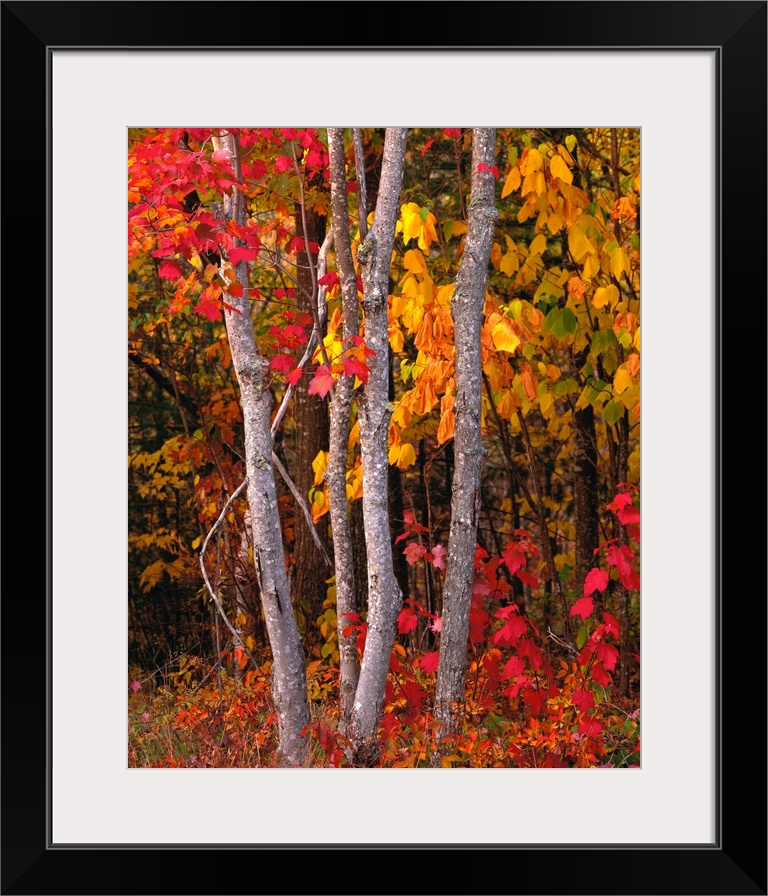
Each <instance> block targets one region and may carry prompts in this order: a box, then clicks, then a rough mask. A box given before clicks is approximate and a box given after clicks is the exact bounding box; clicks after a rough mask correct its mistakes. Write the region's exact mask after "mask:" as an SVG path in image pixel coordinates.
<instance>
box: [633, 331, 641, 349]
mask: <svg viewBox="0 0 768 896" xmlns="http://www.w3.org/2000/svg"><path fill="white" fill-rule="evenodd" d="M632 345H633V346H634V348H636V349H637V350H638V351H640V327H638V328H637V332H636V333H635V338H634V339H633V340H632Z"/></svg>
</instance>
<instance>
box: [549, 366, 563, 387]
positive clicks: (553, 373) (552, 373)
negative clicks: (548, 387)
mask: <svg viewBox="0 0 768 896" xmlns="http://www.w3.org/2000/svg"><path fill="white" fill-rule="evenodd" d="M547 376H548V377H549V381H550V383H556V382H557V381H558V380H559V379H560V377H561V376H562V374H561V372H560V368H559V367H555V365H554V364H547Z"/></svg>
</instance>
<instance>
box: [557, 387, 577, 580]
mask: <svg viewBox="0 0 768 896" xmlns="http://www.w3.org/2000/svg"><path fill="white" fill-rule="evenodd" d="M558 385H560V384H559V383H558ZM552 391H553V392H554V391H555V390H554V389H553V390H552ZM572 572H573V567H572V566H569V565H568V564H567V563H564V564H563V568H562V569H561V570H560V572H559V573H558V574H557V577H558V579H560V581H561V582H562V583H563V585H565V583H566V582H567V581H568V579H569V577H570V575H571V573H572Z"/></svg>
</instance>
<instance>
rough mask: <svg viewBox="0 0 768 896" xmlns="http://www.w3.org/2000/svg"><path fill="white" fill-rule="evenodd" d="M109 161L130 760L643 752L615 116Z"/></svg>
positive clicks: (629, 215) (290, 761) (627, 157)
mask: <svg viewBox="0 0 768 896" xmlns="http://www.w3.org/2000/svg"><path fill="white" fill-rule="evenodd" d="M128 167H129V194H128V199H129V211H128V220H129V360H130V361H131V378H130V414H131V427H130V444H129V457H130V485H131V509H130V514H131V515H130V520H129V524H130V533H129V551H130V554H129V556H130V561H131V562H130V580H131V586H130V628H131V633H130V635H131V645H132V651H131V656H132V673H131V674H132V681H134V682H136V683H137V684H139V685H141V683H142V682H143V681H146V682H150V683H151V688H152V691H151V693H152V694H153V695H154V696H150V695H149V693H148V692H147V686H145V687H137V688H135V689H134V691H132V694H131V713H132V715H131V718H132V725H133V732H134V733H133V734H132V738H133V741H132V747H131V750H132V753H131V755H132V761H133V762H135V763H136V764H140V763H141V762H147V763H150V764H166V765H168V764H175V765H178V764H202V765H220V764H243V765H247V764H259V765H269V764H283V765H307V764H332V765H344V764H368V765H370V764H381V765H390V766H402V765H425V764H432V765H434V764H442V765H446V766H450V765H474V766H477V765H483V766H488V765H519V766H525V767H529V766H531V767H533V766H535V767H540V766H544V767H553V766H554V767H563V766H569V765H579V766H589V765H611V766H616V767H619V766H623V767H626V766H629V765H635V764H637V762H638V761H639V758H638V754H639V739H638V712H639V704H638V690H639V688H638V676H639V587H640V582H639V522H640V516H639V494H640V492H639V414H640V409H639V375H640V325H639V319H640V307H639V220H640V219H639V214H640V181H639V133H638V132H637V131H636V130H632V129H618V128H602V129H600V128H594V129H581V130H574V131H571V130H565V129H537V130H533V129H529V130H515V129H500V130H498V131H494V130H493V129H482V128H478V129H474V130H471V129H470V130H465V129H461V128H444V129H437V130H425V129H411V130H409V131H407V130H406V129H399V128H389V129H386V131H384V132H380V131H377V130H373V129H363V130H359V129H347V130H344V129H340V128H329V129H328V130H327V131H325V130H317V129H312V128H281V129H277V128H231V129H211V128H207V129H206V128H189V129H186V130H184V129H179V128H170V129H146V130H141V129H136V130H132V131H131V133H130V146H129V159H128ZM326 433H327V435H326ZM326 439H327V441H326ZM159 682H162V684H159ZM161 710H162V711H161ZM160 719H164V720H165V721H158V720H160ZM273 723H274V724H273ZM169 725H173V726H175V727H174V728H173V729H172V730H173V731H175V732H176V734H174V735H173V736H172V737H171V738H170V741H163V740H162V738H161V735H165V734H167V732H168V730H169ZM214 731H216V732H217V734H216V735H215V737H212V732H214ZM273 731H274V733H272V732H273ZM150 743H151V744H153V747H152V749H150V748H149V747H148V746H147V745H148V744H150ZM168 743H175V744H177V746H175V747H173V746H172V747H168ZM160 744H162V745H163V749H162V750H160V749H159V745H160ZM235 745H236V746H235ZM225 747H226V752H225ZM179 749H181V752H179ZM142 751H143V752H142ZM225 755H226V756H227V757H229V758H227V759H226V761H225V759H224V756H225ZM192 756H194V757H195V761H194V762H192V760H191V757H192ZM142 757H143V758H142Z"/></svg>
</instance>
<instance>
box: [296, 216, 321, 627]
mask: <svg viewBox="0 0 768 896" xmlns="http://www.w3.org/2000/svg"><path fill="white" fill-rule="evenodd" d="M300 216H301V210H300V209H299V210H298V211H297V212H296V220H297V226H296V233H297V234H298V235H299V236H301V237H302V239H303V238H304V231H303V227H302V224H301V223H299V222H300ZM305 217H306V222H307V231H308V236H309V239H310V240H311V241H313V242H316V243H317V244H318V245H320V243H322V242H323V238H324V237H325V225H324V219H323V218H321V217H320V215H318V214H317V213H316V212H315V211H313V210H312V209H305ZM309 251H310V248H309V246H305V248H304V249H302V251H301V252H299V253H298V254H297V256H296V279H297V280H298V281H299V286H300V287H303V289H298V290H297V293H296V295H297V304H298V306H299V309H300V310H301V311H304V312H306V313H307V314H311V313H312V304H311V302H310V300H309V298H308V297H307V293H308V294H309V295H312V294H314V290H315V289H316V284H315V283H314V282H313V275H312V267H311V266H310V263H309V257H308V254H307V253H308V252H309ZM313 255H314V260H315V263H316V261H317V255H316V254H315V253H313ZM312 376H313V373H312V372H311V371H310V370H305V371H304V374H303V376H302V377H301V379H300V380H299V382H298V383H297V384H296V390H295V392H294V397H293V418H294V420H295V421H296V446H295V456H296V464H295V470H294V474H293V481H294V483H295V485H296V488H297V490H298V491H299V493H300V494H301V495H302V496H303V497H304V498H306V497H307V495H308V494H309V490H310V488H312V485H313V484H314V479H315V473H314V470H313V469H312V461H313V460H314V459H315V458H316V457H317V453H318V451H327V450H328V438H329V437H328V411H327V409H326V406H325V403H324V402H323V401H321V400H320V399H319V398H318V397H317V396H316V395H310V394H309V393H308V391H307V390H308V389H309V383H310V381H311V380H312ZM317 531H318V533H319V535H320V538H321V540H322V541H323V543H324V544H326V547H327V536H326V534H325V527H324V526H319V527H318V530H317ZM295 532H296V541H295V542H294V549H293V559H294V565H293V572H292V576H291V586H292V589H293V593H294V594H295V595H296V599H297V600H298V601H300V603H301V604H302V605H303V606H304V607H305V608H306V611H307V612H308V613H309V616H310V620H309V622H310V625H308V626H307V631H309V630H310V626H311V625H314V623H315V621H316V620H317V617H318V616H319V615H320V614H321V613H322V610H323V602H324V601H325V597H326V592H327V588H328V586H327V585H326V579H327V578H328V574H329V573H328V567H327V566H326V564H325V558H324V557H323V555H322V553H321V552H320V550H319V548H318V547H317V544H316V543H315V537H314V534H313V533H312V532H311V531H310V528H309V523H308V522H307V520H306V518H305V517H304V515H303V514H302V513H300V512H299V511H298V510H297V512H296V528H295Z"/></svg>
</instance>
